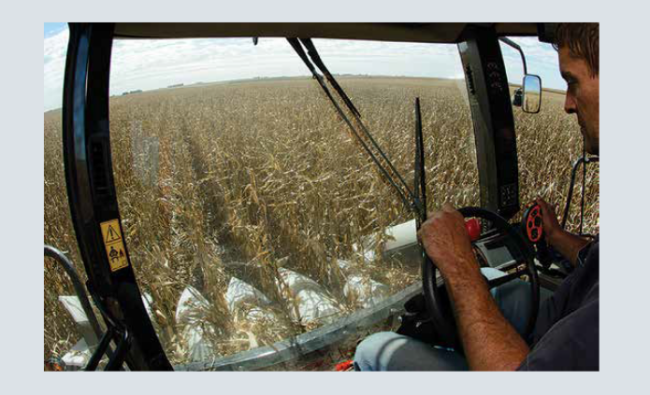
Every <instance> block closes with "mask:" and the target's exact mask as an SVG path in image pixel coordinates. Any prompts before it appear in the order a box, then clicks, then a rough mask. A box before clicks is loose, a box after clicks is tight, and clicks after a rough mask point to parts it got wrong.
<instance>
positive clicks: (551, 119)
mask: <svg viewBox="0 0 650 395" xmlns="http://www.w3.org/2000/svg"><path fill="white" fill-rule="evenodd" d="M511 39H512V40H513V41H516V42H517V43H518V44H519V45H520V46H521V47H522V49H523V50H524V53H525V54H526V59H527V63H528V72H529V73H530V74H535V75H539V76H540V77H541V80H542V88H543V92H542V103H541V104H542V107H541V110H540V112H539V113H538V114H527V113H525V112H523V110H522V109H521V108H520V107H513V112H514V117H515V128H516V133H517V150H518V157H519V196H520V201H521V204H522V206H523V205H525V204H527V203H529V202H531V201H532V200H534V199H535V198H536V197H538V196H541V197H543V198H544V199H545V200H546V201H547V202H549V203H551V204H554V205H556V214H557V215H558V216H560V217H561V216H562V214H563V211H564V207H565V203H566V200H567V195H568V192H569V185H570V181H571V168H572V166H573V164H574V163H575V161H576V160H578V158H580V157H581V156H582V149H583V143H582V135H581V133H580V128H579V126H578V122H577V120H576V117H575V115H571V114H567V113H565V112H564V98H565V92H566V83H565V82H564V80H562V77H561V76H560V71H559V65H558V60H557V52H556V51H555V49H553V47H552V46H551V45H550V44H545V43H540V42H539V41H538V40H537V39H534V38H511ZM501 50H502V52H503V56H504V60H505V62H506V68H507V72H508V77H509V80H510V82H511V91H512V93H513V94H514V90H515V89H516V88H517V87H520V84H521V81H522V78H523V73H522V71H523V66H522V63H521V56H520V55H519V53H518V52H516V51H514V50H513V49H511V48H510V47H508V46H507V45H504V44H501ZM582 179H583V174H582V170H581V171H579V172H578V176H577V177H576V186H575V189H574V196H573V200H572V205H571V211H570V213H569V217H568V220H567V230H569V231H571V232H574V233H578V231H579V223H580V201H581V185H582ZM599 180H600V178H599V164H598V163H592V164H589V165H588V167H587V174H586V179H585V181H586V183H585V184H586V194H585V215H584V230H583V231H584V232H585V233H591V234H595V233H598V228H599V212H600V210H599V197H598V196H599V185H600V181H599ZM520 213H523V210H522V211H521V212H520ZM520 217H521V214H520V215H519V216H518V217H517V219H520Z"/></svg>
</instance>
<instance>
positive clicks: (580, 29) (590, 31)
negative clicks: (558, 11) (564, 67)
mask: <svg viewBox="0 0 650 395" xmlns="http://www.w3.org/2000/svg"><path fill="white" fill-rule="evenodd" d="M598 30H599V29H598V23H560V24H559V25H558V27H557V31H556V32H555V45H554V46H555V49H557V50H559V49H560V48H562V47H568V49H569V52H570V53H571V55H572V56H574V57H576V58H579V59H583V60H584V61H585V62H586V63H587V67H588V68H589V73H590V74H591V76H592V77H597V76H598V64H599V53H598V48H599V39H598V36H599V35H598Z"/></svg>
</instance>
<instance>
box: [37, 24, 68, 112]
mask: <svg viewBox="0 0 650 395" xmlns="http://www.w3.org/2000/svg"><path fill="white" fill-rule="evenodd" d="M68 37H69V31H68V28H67V27H66V28H65V29H64V30H62V31H61V32H59V33H56V34H54V35H52V36H50V37H46V38H45V39H44V41H43V91H44V99H43V103H44V108H45V111H47V110H51V109H53V108H58V107H61V103H62V100H63V73H64V70H65V56H66V53H67V51H68Z"/></svg>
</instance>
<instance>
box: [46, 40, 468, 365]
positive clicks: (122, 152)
mask: <svg viewBox="0 0 650 395" xmlns="http://www.w3.org/2000/svg"><path fill="white" fill-rule="evenodd" d="M314 43H315V45H316V47H317V48H318V50H319V52H320V54H321V57H322V59H323V61H324V62H325V63H326V64H327V66H328V68H329V69H330V71H331V72H332V73H334V74H335V76H336V78H337V80H338V81H339V82H340V84H341V86H342V87H343V89H344V90H345V91H346V92H347V94H348V96H349V97H350V98H351V100H352V102H353V103H354V105H355V106H356V108H358V109H359V111H360V113H361V115H362V118H361V119H362V121H363V123H364V124H365V125H366V126H367V128H368V130H369V131H370V132H371V133H372V135H373V137H374V138H375V139H376V141H377V142H378V144H379V146H380V147H382V149H383V150H384V152H385V154H386V155H387V156H388V157H389V158H390V159H391V161H392V162H393V164H394V165H395V167H396V169H397V170H398V171H399V173H400V174H401V175H402V176H403V178H404V179H405V180H406V183H407V184H408V186H409V188H411V189H412V188H413V177H414V172H413V165H414V144H415V142H414V141H415V140H414V129H415V124H414V123H415V115H414V103H415V98H416V97H419V98H420V100H421V108H422V120H423V132H424V139H425V152H426V166H427V168H426V169H427V172H426V176H427V186H428V190H429V196H428V203H429V207H428V208H429V210H431V209H433V208H435V207H439V206H441V205H442V204H443V203H444V202H445V201H450V202H452V203H453V204H455V205H457V206H468V205H478V203H479V190H478V175H477V170H476V154H475V148H474V140H473V129H472V125H471V117H470V113H469V107H468V104H467V99H466V91H465V82H464V80H463V73H462V67H461V64H460V58H459V56H458V51H457V48H456V46H455V45H430V44H403V43H375V42H355V41H343V40H314ZM112 59H113V65H112V71H111V95H112V97H111V101H110V117H111V119H110V122H111V149H112V157H113V170H114V174H115V183H116V188H117V191H118V203H119V208H120V213H121V216H122V225H123V227H124V230H125V237H126V241H127V244H128V248H129V253H130V255H131V262H132V264H133V266H134V270H135V272H136V276H137V278H138V282H139V285H140V287H141V291H142V292H143V294H144V296H145V299H146V303H147V305H148V307H149V309H150V318H151V320H152V322H153V324H154V327H155V328H156V331H157V333H158V336H159V338H160V340H161V342H162V344H163V347H164V350H165V352H166V354H167V357H168V358H169V359H170V360H171V361H172V363H173V364H175V365H176V367H177V368H186V369H204V368H205V367H206V365H205V364H208V363H211V362H214V361H217V363H219V361H224V359H223V358H226V357H228V356H232V355H235V354H238V353H244V352H253V351H254V350H270V351H273V348H278V347H281V345H282V343H278V342H281V341H289V342H293V343H296V342H297V343H300V344H303V343H302V342H303V341H305V339H306V337H305V336H311V335H305V334H310V333H312V334H315V335H314V336H312V337H313V338H314V339H316V340H313V341H312V340H310V341H309V343H307V344H308V345H309V347H312V346H313V347H316V348H320V347H321V346H323V345H328V344H329V345H331V346H332V347H328V348H327V351H323V350H321V351H320V352H318V353H316V354H317V355H316V356H314V354H313V353H312V354H309V355H307V354H304V355H299V356H298V354H300V353H297V354H296V355H295V356H292V357H291V358H287V362H284V363H279V364H274V365H270V366H267V365H265V363H267V362H259V363H258V364H256V363H255V362H252V363H250V364H249V365H246V367H245V368H246V369H249V368H250V369H271V370H331V369H333V368H334V365H335V364H336V363H337V362H341V361H342V360H345V359H349V358H350V357H351V352H353V350H354V346H355V345H356V342H357V341H358V340H359V339H361V338H364V337H365V336H367V335H368V334H369V333H372V332H373V331H376V330H381V329H389V328H390V327H391V325H392V323H391V322H390V321H387V320H385V319H381V320H377V319H375V320H374V321H373V320H361V319H360V318H359V317H361V316H362V315H363V314H366V313H364V311H365V312H367V311H371V309H378V308H384V307H382V306H388V307H386V309H388V308H389V307H391V305H390V303H394V304H395V306H397V307H401V305H402V304H403V302H404V300H399V299H396V298H398V297H399V296H400V295H402V294H400V292H404V291H405V290H408V289H409V288H408V287H409V286H410V285H411V284H416V285H415V287H416V288H417V287H418V284H419V282H420V274H419V265H420V261H419V258H418V256H419V247H418V246H417V242H416V239H415V226H414V222H413V220H412V218H413V215H412V213H410V212H409V211H408V210H407V209H406V208H405V207H404V205H403V203H402V202H401V201H400V199H399V198H398V196H397V194H396V193H395V192H394V191H393V190H392V189H391V187H390V186H389V185H388V183H387V182H386V180H385V179H383V178H382V176H381V174H380V172H379V171H378V170H377V168H376V166H375V165H374V163H373V162H372V161H371V160H370V159H369V158H368V156H367V155H366V154H365V153H364V152H363V151H362V149H361V147H360V146H359V144H358V143H357V142H356V141H355V138H354V136H353V134H352V133H351V132H350V131H349V129H348V128H347V126H346V124H345V123H344V122H343V121H342V120H341V118H340V117H339V116H338V115H337V113H336V111H335V110H334V107H333V106H332V104H331V103H330V102H329V101H328V99H327V97H326V96H325V94H324V93H323V92H322V90H321V89H320V87H319V85H318V84H317V82H316V81H315V80H314V79H312V78H311V77H310V76H309V75H308V70H307V68H306V67H305V65H304V64H303V63H302V62H301V60H300V59H299V58H298V56H297V55H296V54H295V53H294V52H293V51H292V49H291V47H290V46H289V44H288V43H287V42H286V40H284V39H264V38H262V39H260V42H259V44H258V45H257V46H253V43H252V42H251V40H250V39H219V40H204V39H201V40H161V41H150V40H124V41H117V42H116V43H115V46H114V53H113V57H112ZM339 104H340V105H343V104H342V102H341V101H339ZM347 114H348V116H350V114H349V112H347ZM46 125H47V120H46ZM46 128H47V126H46ZM59 141H60V137H59ZM46 145H47V144H46ZM59 145H60V143H59ZM45 155H46V167H47V163H48V160H52V161H60V160H61V159H60V158H58V157H56V156H55V154H52V153H48V151H47V149H46V154H45ZM48 155H50V156H51V157H52V159H48ZM56 155H60V154H56ZM60 166H61V167H62V164H61V165H60ZM47 183H48V178H47V176H46V186H47ZM64 192H65V189H63V190H61V191H59V192H57V193H58V194H59V195H60V194H61V193H64ZM61 201H62V202H65V200H61ZM64 209H65V210H66V212H67V207H65V206H64ZM47 211H48V209H47V200H46V212H47ZM66 226H67V228H65V229H70V225H69V224H68V225H66ZM48 229H51V228H48V218H47V217H46V240H48V237H50V238H53V239H56V237H57V233H55V232H52V231H48ZM72 242H73V245H74V240H73V241H72ZM51 286H52V285H51V284H50V283H49V282H48V281H47V280H46V289H48V287H51ZM398 305H399V306H398ZM387 311H388V310H387ZM346 319H347V320H352V322H354V323H358V324H359V325H358V329H357V325H356V324H355V325H352V326H350V327H346V328H344V325H343V323H344V322H347V321H346ZM327 328H330V329H331V330H328V329H327ZM336 328H338V329H336ZM350 328H352V329H350ZM316 329H319V330H320V331H321V332H313V331H314V330H316ZM339 329H340V330H339ZM336 330H339V331H338V332H336ZM47 332H48V329H47V326H46V337H47V336H48V334H47ZM341 334H343V335H341ZM337 336H339V337H337ZM268 346H273V348H270V349H266V348H264V347H268ZM66 347H68V346H67V345H66ZM294 353H295V351H294ZM259 361H263V358H260V359H259Z"/></svg>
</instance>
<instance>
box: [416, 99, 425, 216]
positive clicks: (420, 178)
mask: <svg viewBox="0 0 650 395" xmlns="http://www.w3.org/2000/svg"><path fill="white" fill-rule="evenodd" d="M414 168H415V172H414V180H413V188H414V189H415V201H414V205H415V206H416V207H418V209H419V210H418V211H419V212H418V213H417V214H418V217H417V219H416V223H417V229H420V226H421V225H422V223H424V221H426V220H427V183H426V173H425V166H424V137H423V135H422V113H421V111H420V98H419V97H416V98H415V166H414Z"/></svg>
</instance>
